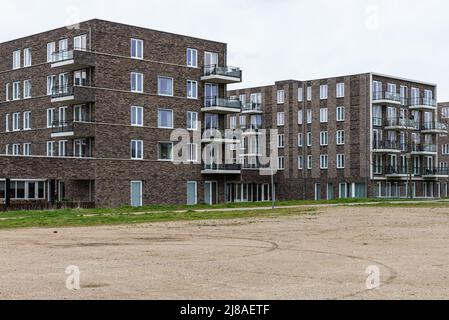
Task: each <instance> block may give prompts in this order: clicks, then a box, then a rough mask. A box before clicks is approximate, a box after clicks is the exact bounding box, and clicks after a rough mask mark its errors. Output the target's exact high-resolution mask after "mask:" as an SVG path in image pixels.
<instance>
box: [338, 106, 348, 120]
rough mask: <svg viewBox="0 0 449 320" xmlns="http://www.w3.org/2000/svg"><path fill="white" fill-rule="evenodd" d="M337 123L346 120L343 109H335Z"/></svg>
mask: <svg viewBox="0 0 449 320" xmlns="http://www.w3.org/2000/svg"><path fill="white" fill-rule="evenodd" d="M336 117H337V122H343V121H345V120H346V114H345V107H337V115H336Z"/></svg>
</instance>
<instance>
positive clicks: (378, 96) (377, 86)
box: [373, 81, 382, 100]
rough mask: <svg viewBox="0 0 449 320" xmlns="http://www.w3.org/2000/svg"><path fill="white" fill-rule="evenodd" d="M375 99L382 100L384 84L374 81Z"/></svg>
mask: <svg viewBox="0 0 449 320" xmlns="http://www.w3.org/2000/svg"><path fill="white" fill-rule="evenodd" d="M373 99H374V100H379V99H382V82H380V81H373Z"/></svg>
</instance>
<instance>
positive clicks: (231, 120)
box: [229, 116, 237, 130]
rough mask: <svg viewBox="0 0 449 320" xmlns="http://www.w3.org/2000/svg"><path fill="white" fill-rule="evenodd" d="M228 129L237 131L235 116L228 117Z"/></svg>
mask: <svg viewBox="0 0 449 320" xmlns="http://www.w3.org/2000/svg"><path fill="white" fill-rule="evenodd" d="M229 128H230V129H232V130H234V129H237V116H230V117H229Z"/></svg>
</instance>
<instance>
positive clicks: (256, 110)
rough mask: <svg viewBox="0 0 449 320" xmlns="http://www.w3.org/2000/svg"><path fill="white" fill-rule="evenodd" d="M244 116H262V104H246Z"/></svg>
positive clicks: (243, 110) (243, 108)
mask: <svg viewBox="0 0 449 320" xmlns="http://www.w3.org/2000/svg"><path fill="white" fill-rule="evenodd" d="M242 113H243V114H262V113H263V111H262V104H261V103H256V102H250V103H245V104H244V105H243V107H242Z"/></svg>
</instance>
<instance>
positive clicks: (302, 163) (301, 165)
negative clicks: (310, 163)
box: [298, 156, 304, 170]
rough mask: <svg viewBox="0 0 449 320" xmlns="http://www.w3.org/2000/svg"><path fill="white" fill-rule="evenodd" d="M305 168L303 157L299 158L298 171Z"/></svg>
mask: <svg viewBox="0 0 449 320" xmlns="http://www.w3.org/2000/svg"><path fill="white" fill-rule="evenodd" d="M303 167H304V160H303V157H302V156H298V170H302V168H303Z"/></svg>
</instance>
